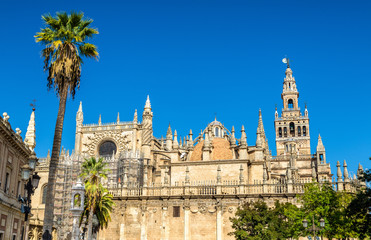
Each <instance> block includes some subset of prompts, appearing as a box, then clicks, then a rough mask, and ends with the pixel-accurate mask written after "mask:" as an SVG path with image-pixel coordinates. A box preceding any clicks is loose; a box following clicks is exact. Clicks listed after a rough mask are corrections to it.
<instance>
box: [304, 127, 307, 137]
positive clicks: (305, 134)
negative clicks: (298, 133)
mask: <svg viewBox="0 0 371 240" xmlns="http://www.w3.org/2000/svg"><path fill="white" fill-rule="evenodd" d="M303 136H307V127H306V126H304V127H303Z"/></svg>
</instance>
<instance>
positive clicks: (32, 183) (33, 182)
mask: <svg viewBox="0 0 371 240" xmlns="http://www.w3.org/2000/svg"><path fill="white" fill-rule="evenodd" d="M30 170H31V168H30V167H29V165H28V164H27V165H24V166H23V167H22V179H23V180H28V181H27V183H26V184H25V190H26V191H27V198H26V199H23V198H19V201H20V202H22V203H25V204H26V206H24V205H23V204H22V207H21V209H22V213H24V214H25V221H26V222H27V219H28V214H30V213H31V195H32V194H34V192H35V189H36V188H37V187H38V186H39V182H40V176H39V175H37V173H36V172H35V174H34V175H33V176H32V179H31V178H30V172H31V171H30ZM27 177H28V178H27Z"/></svg>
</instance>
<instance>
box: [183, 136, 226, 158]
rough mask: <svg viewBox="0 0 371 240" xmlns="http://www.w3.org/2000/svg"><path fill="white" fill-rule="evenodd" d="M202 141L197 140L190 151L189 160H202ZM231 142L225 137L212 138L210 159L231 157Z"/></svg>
mask: <svg viewBox="0 0 371 240" xmlns="http://www.w3.org/2000/svg"><path fill="white" fill-rule="evenodd" d="M203 146H204V141H203V140H202V141H201V142H199V143H198V144H197V145H196V146H195V148H194V151H193V153H192V156H191V159H190V161H202V149H203ZM232 156H233V155H232V150H231V144H230V143H229V141H228V140H227V139H225V138H214V139H213V140H212V150H211V160H227V159H232Z"/></svg>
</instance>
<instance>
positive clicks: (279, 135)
mask: <svg viewBox="0 0 371 240" xmlns="http://www.w3.org/2000/svg"><path fill="white" fill-rule="evenodd" d="M278 137H282V128H278Z"/></svg>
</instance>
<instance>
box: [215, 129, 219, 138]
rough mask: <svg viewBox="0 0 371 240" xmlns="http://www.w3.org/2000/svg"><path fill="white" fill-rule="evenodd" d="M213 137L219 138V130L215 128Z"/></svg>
mask: <svg viewBox="0 0 371 240" xmlns="http://www.w3.org/2000/svg"><path fill="white" fill-rule="evenodd" d="M215 137H219V128H215Z"/></svg>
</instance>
